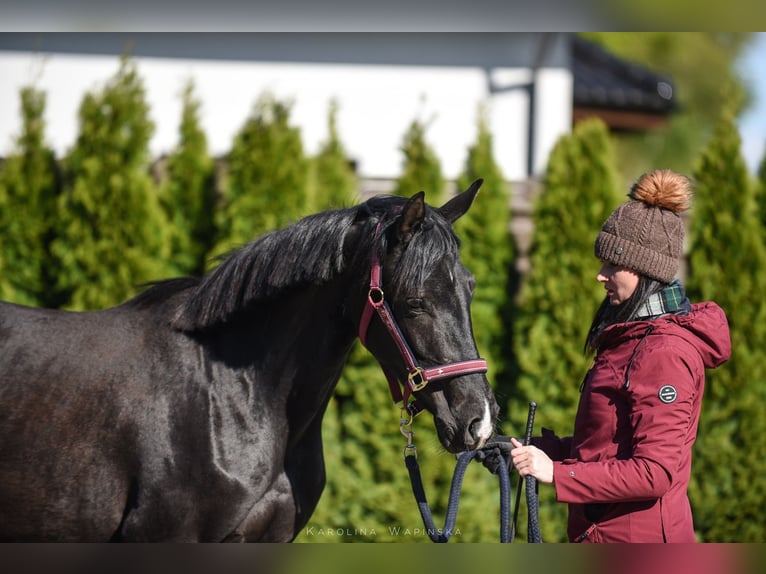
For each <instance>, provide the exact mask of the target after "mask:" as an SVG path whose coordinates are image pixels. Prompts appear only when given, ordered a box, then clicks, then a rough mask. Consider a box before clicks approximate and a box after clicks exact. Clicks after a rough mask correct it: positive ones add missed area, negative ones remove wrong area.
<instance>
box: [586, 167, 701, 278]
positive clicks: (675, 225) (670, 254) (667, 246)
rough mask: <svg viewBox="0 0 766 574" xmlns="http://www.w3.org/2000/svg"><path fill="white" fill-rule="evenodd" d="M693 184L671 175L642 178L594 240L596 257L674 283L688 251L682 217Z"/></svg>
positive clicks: (658, 172)
mask: <svg viewBox="0 0 766 574" xmlns="http://www.w3.org/2000/svg"><path fill="white" fill-rule="evenodd" d="M691 196H692V190H691V184H690V182H689V179H688V178H686V177H685V176H683V175H680V174H678V173H675V172H673V171H670V170H669V169H664V170H656V171H652V172H650V173H647V174H644V175H642V176H641V177H640V178H639V180H638V181H637V182H636V183H635V184H634V185H633V187H632V188H631V190H630V193H629V194H628V197H630V201H628V202H626V203H623V204H622V205H620V206H619V207H618V208H617V209H615V210H614V213H612V215H610V216H609V219H607V220H606V222H605V223H604V225H603V227H602V228H601V233H599V234H598V237H596V244H595V249H594V251H595V253H596V257H598V258H599V259H601V260H602V261H608V262H610V263H612V264H614V265H618V266H620V267H627V268H628V269H631V270H633V271H635V272H637V273H639V274H641V275H646V276H648V277H651V278H652V279H657V280H659V281H663V282H665V283H670V282H671V281H672V280H673V278H674V277H675V275H676V273H677V272H678V267H679V265H680V263H681V257H682V255H683V246H684V223H683V221H682V220H681V217H680V213H681V212H683V211H685V210H687V209H688V208H689V203H690V201H691Z"/></svg>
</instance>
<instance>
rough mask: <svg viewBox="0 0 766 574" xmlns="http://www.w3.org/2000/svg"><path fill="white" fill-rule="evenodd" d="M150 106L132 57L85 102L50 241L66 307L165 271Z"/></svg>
mask: <svg viewBox="0 0 766 574" xmlns="http://www.w3.org/2000/svg"><path fill="white" fill-rule="evenodd" d="M148 114H149V107H148V104H147V102H146V97H145V91H144V87H143V82H142V80H141V78H140V77H139V75H138V72H137V70H136V67H135V64H134V63H133V62H132V61H131V60H130V59H129V58H128V57H123V58H122V59H121V62H120V67H119V70H118V72H117V73H116V75H115V76H114V77H113V78H111V79H110V80H109V81H108V82H107V84H106V86H105V87H104V88H103V89H102V90H100V91H96V92H90V93H88V94H86V95H85V97H84V98H83V101H82V103H81V105H80V110H79V119H80V133H79V135H78V137H77V141H76V143H75V145H74V147H73V149H72V150H71V151H70V153H69V154H68V156H67V157H66V158H65V165H66V172H67V175H68V181H67V184H66V185H65V187H64V190H63V193H62V195H61V196H60V198H59V199H60V201H59V214H60V220H59V222H58V224H59V225H58V236H57V238H56V239H55V240H54V241H53V243H52V246H51V249H52V252H53V254H54V255H55V257H56V259H57V263H58V266H57V277H58V282H57V287H58V295H59V296H60V297H61V303H62V306H65V307H66V308H70V309H95V308H102V307H106V306H110V305H114V304H117V303H119V302H121V301H123V300H125V299H127V298H128V297H131V296H133V295H135V294H136V292H137V291H138V290H139V289H140V286H141V285H142V284H145V283H146V282H149V281H154V280H158V279H162V278H163V277H165V276H166V273H167V267H166V266H165V263H164V262H165V261H167V257H168V248H167V241H166V231H165V230H166V227H167V226H166V221H165V218H164V216H163V212H162V209H161V207H160V205H159V199H158V197H157V195H158V194H157V191H156V189H155V187H154V184H153V182H152V180H151V177H150V176H149V173H148V156H149V149H148V144H149V140H150V138H151V135H152V133H153V131H154V124H153V123H152V121H151V120H150V119H149V115H148Z"/></svg>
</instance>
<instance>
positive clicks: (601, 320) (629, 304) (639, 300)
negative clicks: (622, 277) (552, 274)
mask: <svg viewBox="0 0 766 574" xmlns="http://www.w3.org/2000/svg"><path fill="white" fill-rule="evenodd" d="M667 286H668V283H664V282H662V281H657V280H656V279H652V278H650V277H647V276H646V275H639V276H638V285H637V286H636V290H635V291H634V292H633V295H631V296H630V297H629V298H628V299H627V301H624V302H622V303H620V304H619V305H611V304H610V303H609V297H608V296H607V297H604V300H603V301H602V302H601V305H600V306H599V308H598V310H597V311H596V315H595V316H594V317H593V322H592V323H591V325H590V329H589V330H588V336H587V337H586V338H585V348H584V351H585V353H586V354H587V353H595V352H596V350H597V349H598V339H599V337H600V336H601V333H602V331H603V330H604V328H606V327H608V326H609V325H613V324H614V323H627V322H628V321H633V320H634V319H635V318H636V313H637V312H638V310H639V309H640V308H641V305H643V304H644V303H645V302H646V300H647V299H648V298H649V297H650V296H652V295H654V294H655V293H656V292H657V291H660V290H662V289H664V288H665V287H667Z"/></svg>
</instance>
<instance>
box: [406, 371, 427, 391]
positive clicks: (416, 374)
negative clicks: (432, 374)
mask: <svg viewBox="0 0 766 574" xmlns="http://www.w3.org/2000/svg"><path fill="white" fill-rule="evenodd" d="M407 381H408V382H409V384H410V388H411V389H412V391H413V392H414V391H419V390H420V389H422V388H423V387H425V386H426V385H427V384H428V380H426V378H425V377H424V376H423V369H421V368H417V369H415V370H414V371H410V373H409V374H408V375H407Z"/></svg>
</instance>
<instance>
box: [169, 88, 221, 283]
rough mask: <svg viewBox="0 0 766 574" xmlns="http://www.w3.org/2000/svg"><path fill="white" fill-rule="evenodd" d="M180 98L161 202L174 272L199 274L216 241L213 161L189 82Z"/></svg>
mask: <svg viewBox="0 0 766 574" xmlns="http://www.w3.org/2000/svg"><path fill="white" fill-rule="evenodd" d="M182 98H183V108H182V112H181V125H180V140H179V143H178V146H177V148H176V149H175V151H174V152H173V153H172V154H171V155H170V157H169V158H168V162H167V179H166V181H165V182H164V185H163V188H162V200H163V202H162V203H163V207H164V208H165V213H166V216H167V218H168V220H169V222H170V230H169V231H170V238H171V246H172V255H171V257H172V261H173V265H174V267H175V268H176V271H177V273H178V274H181V275H201V274H203V273H204V272H205V262H206V257H207V254H208V252H209V251H210V249H211V248H212V246H213V243H214V241H215V223H214V213H215V201H216V195H215V180H214V165H213V159H212V158H211V157H210V155H208V148H207V137H206V136H205V132H204V131H203V130H202V126H201V125H200V119H199V110H200V102H199V100H198V99H197V98H196V97H195V95H194V84H193V83H192V82H189V83H188V84H187V85H186V87H185V88H184V92H183V96H182Z"/></svg>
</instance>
